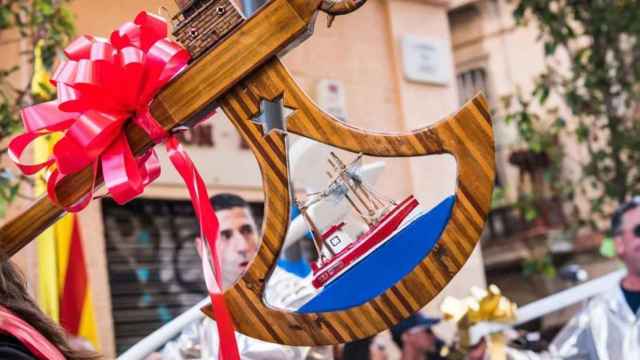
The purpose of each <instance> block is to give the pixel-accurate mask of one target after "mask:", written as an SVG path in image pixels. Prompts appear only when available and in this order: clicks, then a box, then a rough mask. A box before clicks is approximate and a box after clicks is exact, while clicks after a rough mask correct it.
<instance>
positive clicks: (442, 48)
mask: <svg viewBox="0 0 640 360" xmlns="http://www.w3.org/2000/svg"><path fill="white" fill-rule="evenodd" d="M401 47H402V68H403V71H404V76H405V78H406V79H407V80H409V81H415V82H420V83H427V84H435V85H447V84H448V82H449V80H450V72H451V56H450V54H449V49H448V47H447V46H446V43H445V42H444V41H441V40H438V39H428V38H422V37H417V36H414V35H404V36H403V37H402V39H401Z"/></svg>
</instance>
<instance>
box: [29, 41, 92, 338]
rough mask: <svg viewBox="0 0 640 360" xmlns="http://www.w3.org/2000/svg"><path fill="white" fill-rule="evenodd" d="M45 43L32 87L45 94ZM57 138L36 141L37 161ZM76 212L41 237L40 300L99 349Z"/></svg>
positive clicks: (40, 187) (41, 187)
mask: <svg viewBox="0 0 640 360" xmlns="http://www.w3.org/2000/svg"><path fill="white" fill-rule="evenodd" d="M41 48H42V47H41V44H40V43H39V44H38V45H37V46H36V47H35V49H34V64H33V65H34V74H33V78H32V80H31V91H32V93H33V95H34V97H39V98H43V97H45V96H47V94H50V92H49V91H51V92H53V89H48V88H47V86H51V85H50V84H49V74H48V73H47V70H46V69H45V67H44V65H43V62H42V56H41V51H42V50H41ZM56 140H57V139H56V138H55V137H54V136H52V137H50V138H41V139H38V140H37V141H36V143H35V145H34V147H35V149H34V150H35V154H34V157H35V159H34V160H36V161H44V160H46V159H47V158H49V156H50V154H51V151H52V149H53V144H55V141H56ZM35 187H36V189H35V190H36V193H38V194H42V193H44V192H45V191H46V182H45V181H44V179H43V178H40V177H39V178H38V179H37V181H36V186H35ZM80 234H81V232H80V228H79V223H78V218H77V215H76V214H67V215H65V216H64V217H63V218H61V219H60V220H59V221H58V222H57V223H56V224H55V225H53V226H51V227H49V228H48V229H47V230H46V231H45V232H43V233H42V234H41V235H40V236H39V237H38V239H37V253H38V282H39V284H38V290H39V291H38V300H39V303H40V307H41V308H42V310H43V311H44V312H45V313H46V314H47V315H49V316H50V317H51V318H52V319H53V320H54V321H56V322H58V323H60V325H62V327H64V329H65V330H67V332H69V334H72V335H75V336H81V337H83V338H85V339H87V340H88V341H89V342H91V343H92V344H93V346H94V347H95V348H96V349H98V336H97V327H96V321H95V313H94V309H93V302H92V299H91V291H90V290H91V289H90V287H89V278H88V274H87V267H86V262H85V259H84V252H83V249H82V237H81V236H80Z"/></svg>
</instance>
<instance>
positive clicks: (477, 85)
mask: <svg viewBox="0 0 640 360" xmlns="http://www.w3.org/2000/svg"><path fill="white" fill-rule="evenodd" d="M457 83H458V98H459V99H460V105H462V104H464V103H465V102H467V100H469V99H471V98H472V97H473V96H474V95H475V94H477V93H478V92H480V91H482V92H483V93H484V96H486V97H487V99H491V93H490V92H489V83H488V81H487V72H486V71H485V69H484V68H472V69H469V70H466V71H463V72H461V73H459V74H458V76H457Z"/></svg>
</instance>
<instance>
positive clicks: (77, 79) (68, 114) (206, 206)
mask: <svg viewBox="0 0 640 360" xmlns="http://www.w3.org/2000/svg"><path fill="white" fill-rule="evenodd" d="M65 54H66V55H67V57H68V60H65V61H63V62H62V63H61V64H60V65H59V66H58V68H57V70H56V71H55V73H54V75H53V77H52V80H51V82H52V84H54V85H55V86H56V89H57V94H58V95H57V99H56V100H53V101H49V102H45V103H42V104H38V105H34V106H30V107H27V108H25V109H23V110H22V112H21V117H22V121H23V124H24V128H25V132H24V133H23V134H20V135H18V136H16V137H15V138H14V139H12V141H11V142H10V144H9V156H10V157H11V159H12V160H13V161H14V162H15V163H16V165H17V166H18V167H19V168H20V170H21V171H22V172H23V173H24V174H27V175H31V174H35V173H36V172H38V171H40V170H42V169H48V170H49V171H50V174H49V177H48V180H47V193H48V196H49V197H50V198H51V200H52V201H53V202H55V203H59V202H58V199H57V196H56V189H57V186H58V184H59V183H60V181H61V180H62V179H64V178H65V177H66V176H68V175H70V174H74V173H77V172H79V171H81V170H83V169H84V168H86V167H88V166H90V167H91V168H92V170H93V181H92V185H91V191H90V192H89V193H88V194H86V195H85V196H83V197H82V198H81V199H80V200H79V201H78V202H76V203H75V204H72V205H71V206H67V207H66V208H65V209H66V210H67V211H71V212H76V211H80V210H82V209H83V208H85V207H86V206H87V205H88V204H89V202H90V201H91V199H92V198H93V191H94V187H95V180H96V175H97V173H98V170H99V169H100V170H101V171H102V175H103V177H104V182H105V185H106V187H107V189H108V192H109V194H110V195H111V197H113V199H114V200H115V201H116V202H118V203H119V204H124V203H126V202H128V201H130V200H132V199H133V198H135V197H137V196H138V195H140V194H141V193H142V192H143V191H144V188H145V186H146V185H148V184H150V183H151V182H152V181H153V180H155V179H156V178H157V177H158V176H159V175H160V163H159V161H158V157H157V155H156V153H155V151H154V150H153V149H150V150H148V151H147V152H145V153H144V154H142V155H140V156H138V157H136V156H134V155H133V153H132V151H131V148H130V146H129V143H128V142H127V139H126V136H125V134H124V131H123V129H124V125H125V124H126V122H128V121H133V122H134V123H135V124H136V125H138V126H139V127H141V128H142V129H143V130H144V131H145V132H146V133H147V134H148V135H149V136H150V137H151V139H153V140H154V141H155V142H156V143H160V142H164V143H165V147H166V150H167V152H168V154H169V158H170V159H171V162H172V163H173V165H174V167H175V168H176V169H177V170H178V172H179V173H180V175H181V176H182V178H183V180H184V182H185V184H186V186H187V188H188V189H189V194H190V196H191V201H192V204H193V207H194V210H195V212H196V216H197V217H198V220H199V222H200V232H201V237H202V238H203V239H206V244H207V247H208V252H209V254H210V260H206V259H207V258H208V257H206V256H203V267H204V269H203V270H204V272H205V279H206V280H207V288H208V290H209V295H210V297H211V303H212V305H213V310H214V312H215V314H216V320H217V321H216V324H217V327H218V333H219V334H220V358H222V359H230V360H236V359H240V356H239V354H238V347H237V345H236V340H235V333H234V327H233V321H232V320H231V317H230V315H229V312H228V310H227V307H226V306H225V304H224V297H223V294H222V286H221V284H222V272H221V268H220V261H219V259H218V254H217V251H216V242H217V238H218V218H217V217H216V214H215V212H214V210H213V207H212V206H211V203H210V201H209V196H208V194H207V189H206V186H205V183H204V181H203V180H202V177H201V176H200V174H199V173H198V171H197V169H196V167H195V165H194V164H193V162H192V161H191V159H190V158H189V156H188V155H187V153H186V152H185V151H184V149H183V148H182V146H181V145H180V143H179V142H178V140H177V139H176V138H175V137H174V136H173V135H171V134H168V133H167V132H166V131H165V130H164V129H163V128H162V127H161V126H160V124H158V122H157V121H156V120H155V119H154V118H153V117H152V116H151V114H150V112H149V104H150V102H151V100H152V99H153V97H154V96H155V94H156V93H157V92H158V91H159V90H160V89H161V88H162V87H163V86H164V85H165V84H166V83H167V82H168V81H169V80H171V79H172V78H173V77H174V76H176V75H177V74H178V73H179V72H180V71H181V70H182V69H184V68H185V67H186V65H187V63H188V61H189V59H190V55H189V52H188V51H187V50H186V49H184V48H183V47H182V46H181V45H180V44H178V43H176V42H174V41H172V40H170V39H168V38H167V24H166V22H165V20H164V19H163V18H161V17H158V16H156V15H153V14H150V13H147V12H144V11H143V12H140V13H139V14H138V16H136V18H135V20H134V21H133V22H127V23H125V24H123V25H122V26H120V28H118V29H117V30H116V31H114V32H113V33H112V34H111V37H110V39H109V40H107V39H102V38H97V37H93V36H83V37H80V38H78V39H76V40H74V41H73V42H72V43H71V44H70V45H69V46H67V48H66V49H65ZM55 132H61V133H63V136H62V138H61V139H60V140H59V141H58V142H57V143H56V144H55V145H54V147H53V155H52V156H51V158H49V159H48V160H46V161H44V162H42V163H38V164H25V163H23V162H21V161H20V156H21V155H22V153H23V152H24V150H25V149H26V148H27V147H28V145H29V144H31V143H32V142H33V141H34V140H36V139H37V138H39V137H41V136H46V135H49V134H51V133H55ZM212 267H213V269H212ZM212 270H213V271H212Z"/></svg>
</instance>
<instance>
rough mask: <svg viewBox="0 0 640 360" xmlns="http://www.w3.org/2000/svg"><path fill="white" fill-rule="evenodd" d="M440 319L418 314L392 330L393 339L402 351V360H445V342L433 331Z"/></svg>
mask: <svg viewBox="0 0 640 360" xmlns="http://www.w3.org/2000/svg"><path fill="white" fill-rule="evenodd" d="M438 322H439V320H438V319H432V318H427V317H424V316H423V315H421V314H420V313H416V314H414V315H412V316H411V317H409V318H407V319H405V320H403V321H402V322H400V323H399V324H398V325H396V326H395V327H393V328H392V329H391V337H392V339H393V341H394V342H395V343H396V344H397V345H398V347H399V348H400V350H401V351H402V355H401V358H400V359H401V360H425V359H436V360H438V359H444V357H442V356H441V355H440V352H441V350H442V348H443V346H444V342H443V341H442V340H440V339H439V338H438V337H437V336H436V335H435V334H434V333H433V331H432V330H431V327H432V326H434V325H435V324H437V323H438Z"/></svg>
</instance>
